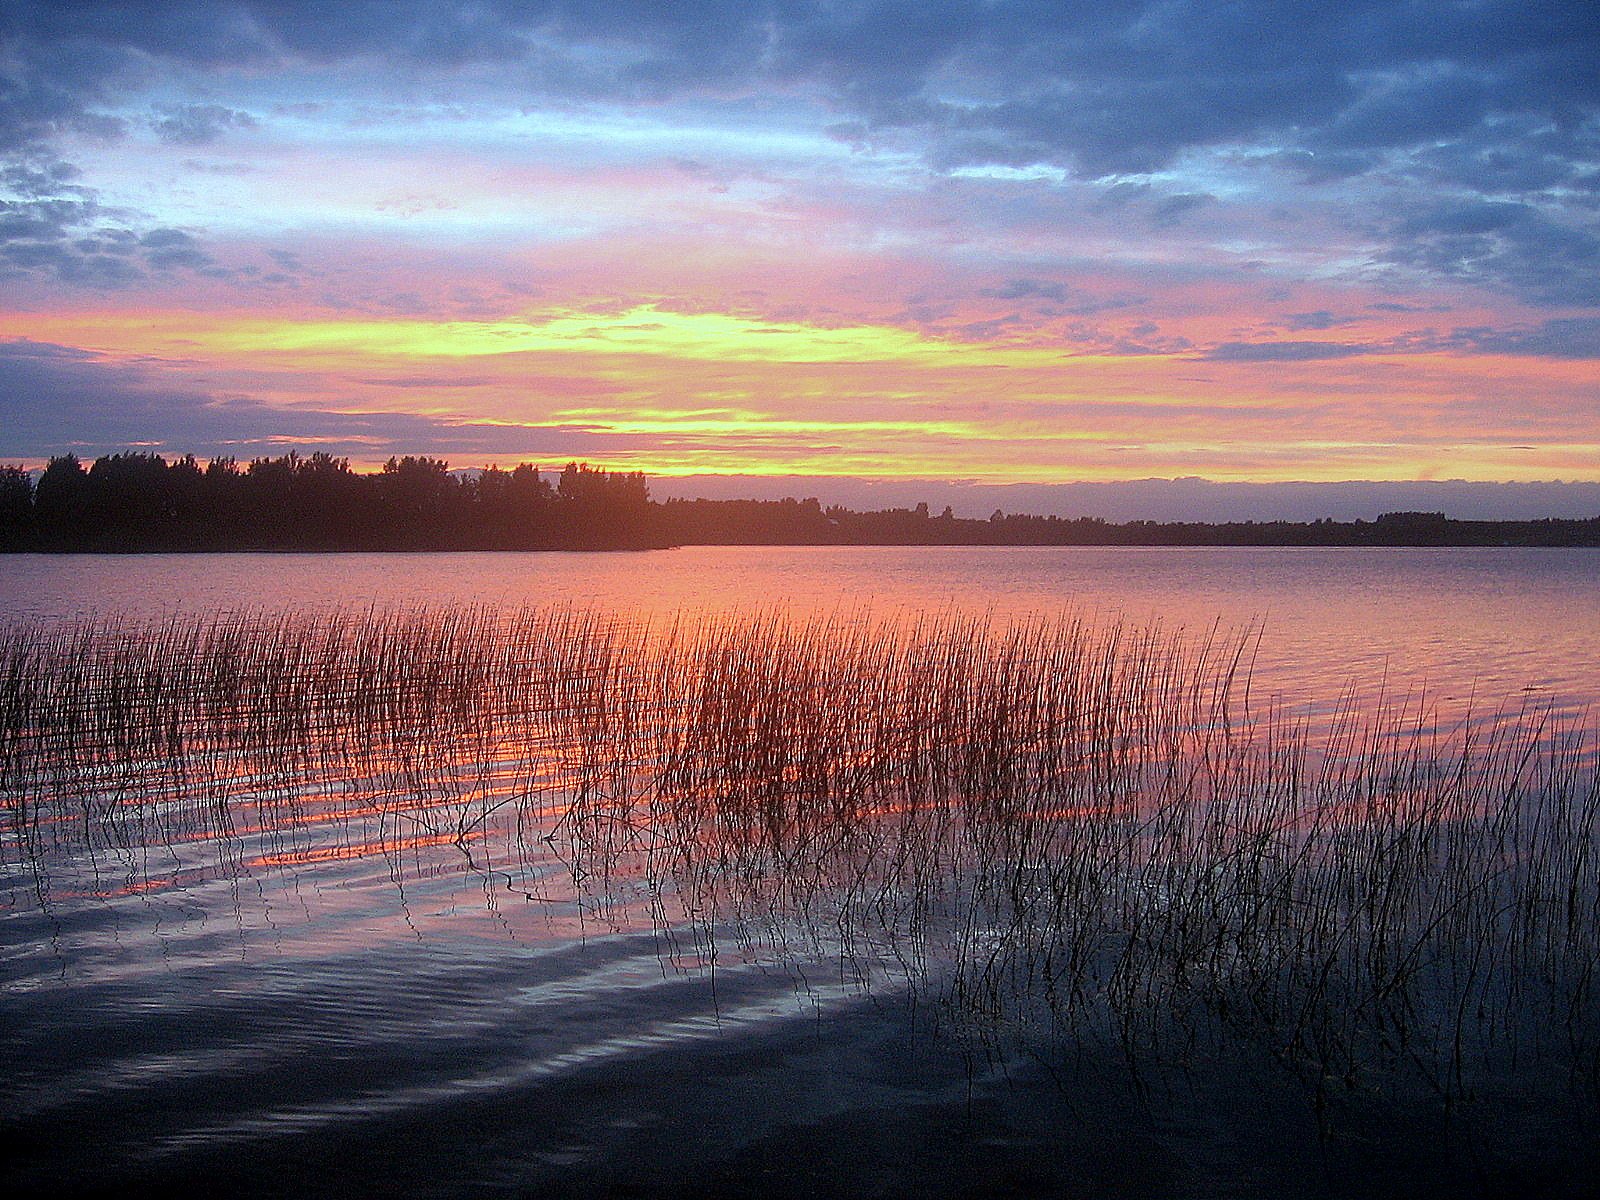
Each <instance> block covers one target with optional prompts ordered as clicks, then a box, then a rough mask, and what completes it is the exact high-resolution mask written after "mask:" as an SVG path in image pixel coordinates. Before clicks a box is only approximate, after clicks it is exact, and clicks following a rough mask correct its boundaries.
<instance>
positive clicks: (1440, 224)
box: [1388, 199, 1600, 307]
mask: <svg viewBox="0 0 1600 1200" xmlns="http://www.w3.org/2000/svg"><path fill="white" fill-rule="evenodd" d="M1586 224H1589V225H1592V224H1593V223H1592V222H1587V223H1586ZM1389 233H1390V237H1391V242H1392V245H1391V249H1390V250H1389V253H1388V257H1389V259H1390V261H1392V262H1394V263H1397V264H1400V265H1402V266H1407V267H1413V268H1421V269H1423V270H1425V271H1427V272H1429V273H1431V274H1434V275H1440V276H1446V277H1449V278H1454V279H1460V280H1464V281H1466V282H1469V283H1475V284H1482V285H1485V286H1489V287H1499V288H1502V289H1508V290H1511V291H1514V292H1516V293H1518V294H1520V295H1523V296H1525V297H1526V298H1528V299H1531V300H1533V301H1534V302H1536V303H1540V304H1549V305H1558V306H1584V307H1589V306H1595V305H1600V232H1597V231H1595V230H1593V229H1592V228H1586V227H1583V226H1580V225H1577V224H1574V223H1570V222H1564V221H1558V220H1555V219H1553V218H1552V217H1551V216H1550V215H1549V214H1548V213H1546V212H1544V211H1541V209H1539V208H1537V207H1535V206H1534V205H1531V204H1528V203H1525V202H1522V201H1506V200H1481V199H1466V200H1457V201H1451V202H1448V203H1443V204H1439V203H1432V202H1425V203H1424V204H1422V205H1420V206H1416V207H1415V208H1414V209H1413V211H1411V212H1410V213H1409V214H1406V215H1403V216H1401V218H1400V219H1399V220H1398V221H1397V222H1396V223H1395V224H1394V225H1393V226H1392V227H1391V229H1390V231H1389Z"/></svg>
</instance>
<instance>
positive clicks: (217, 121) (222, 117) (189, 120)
mask: <svg viewBox="0 0 1600 1200" xmlns="http://www.w3.org/2000/svg"><path fill="white" fill-rule="evenodd" d="M152 125H153V127H154V129H155V131H156V133H157V134H158V135H159V136H160V138H161V140H162V141H165V142H173V143H175V144H178V145H185V146H204V145H207V144H208V143H211V142H214V141H216V140H217V139H218V138H219V137H221V136H222V135H223V134H224V133H226V132H228V131H229V130H230V129H254V128H255V126H256V119H255V118H254V117H252V116H251V115H250V114H249V113H247V112H241V111H239V110H238V109H233V108H224V107H223V106H222V105H220V104H175V105H169V106H167V107H165V108H162V109H161V110H160V111H159V112H158V113H157V114H156V117H155V119H154V120H153V121H152Z"/></svg>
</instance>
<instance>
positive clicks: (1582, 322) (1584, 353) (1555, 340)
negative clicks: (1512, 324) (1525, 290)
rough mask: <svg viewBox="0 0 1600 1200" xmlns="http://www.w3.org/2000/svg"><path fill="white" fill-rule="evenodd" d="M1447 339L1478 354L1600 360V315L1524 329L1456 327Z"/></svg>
mask: <svg viewBox="0 0 1600 1200" xmlns="http://www.w3.org/2000/svg"><path fill="white" fill-rule="evenodd" d="M1448 342H1449V343H1450V344H1453V345H1456V346H1460V347H1463V348H1466V349H1470V350H1474V351H1476V352H1477V353H1480V354H1515V355H1533V356H1537V357H1540V358H1576V359H1589V358H1593V359H1600V317H1571V318H1562V319H1556V320H1550V321H1545V322H1543V323H1542V324H1539V325H1536V326H1533V327H1531V328H1523V329H1490V328H1487V327H1474V328H1463V329H1456V330H1454V331H1453V332H1452V333H1451V335H1450V337H1449V339H1448Z"/></svg>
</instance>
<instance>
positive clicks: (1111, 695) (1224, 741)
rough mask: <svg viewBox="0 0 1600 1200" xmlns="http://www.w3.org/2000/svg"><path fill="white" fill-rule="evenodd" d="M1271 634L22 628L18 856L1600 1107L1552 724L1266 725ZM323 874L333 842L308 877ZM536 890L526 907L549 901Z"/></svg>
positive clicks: (566, 626)
mask: <svg viewBox="0 0 1600 1200" xmlns="http://www.w3.org/2000/svg"><path fill="white" fill-rule="evenodd" d="M1258 644H1259V635H1258V632H1257V631H1255V630H1253V629H1246V630H1244V631H1242V632H1240V633H1235V634H1227V633H1224V632H1222V631H1220V630H1216V629H1213V630H1210V631H1201V632H1199V633H1197V634H1194V633H1192V634H1184V633H1181V632H1179V631H1170V630H1163V629H1161V628H1160V627H1155V626H1152V627H1144V628H1141V627H1134V626H1129V625H1124V624H1117V623H1109V624H1108V623H1100V622H1093V621H1089V620H1086V619H1084V618H1080V617H1072V616H1066V617H1062V618H1057V619H1034V620H1026V621H1020V622H1014V623H1010V624H998V623H993V622H990V621H987V620H983V619H979V618H974V617H971V616H965V615H961V614H958V613H948V614H943V615H938V616H933V617H923V618H919V619H907V620H880V619H874V618H873V617H871V616H870V615H869V614H863V613H848V612H846V613H835V614H827V615H820V616H811V617H804V618H796V617H790V616H786V615H782V614H779V613H775V612H774V613H756V614H742V615H738V616H714V617H681V618H679V619H677V620H675V621H672V622H669V623H667V624H662V625H656V626H653V627H651V626H642V625H638V624H635V623H631V622H628V621H625V620H623V619H621V618H620V617H617V616H615V615H610V614H604V613H597V612H589V611H581V610H568V609H530V610H518V611H510V612H500V611H493V610H487V609H475V608H453V609H444V610H439V611H433V612H421V613H415V612H412V613H401V612H383V611H368V612H336V613H331V614H322V615H312V616H306V615H297V616H266V615H252V614H243V615H241V614H227V615H216V616H210V617H199V618H196V617H183V618H172V619H169V620H166V621H163V622H158V623H127V622H120V621H116V620H102V621H83V622H78V623H70V624H42V623H35V624H29V623H22V624H15V625H11V626H8V627H5V628H3V629H0V803H3V805H4V819H5V822H6V835H5V837H4V838H3V839H0V846H3V847H4V853H5V855H6V856H7V857H8V858H10V859H12V860H14V862H15V863H16V864H17V865H22V866H25V867H26V868H27V869H29V870H31V871H32V872H33V873H34V876H35V877H36V879H38V880H39V883H40V896H41V900H42V901H43V900H45V898H46V892H47V885H48V877H49V872H50V863H51V862H52V860H53V858H54V857H55V856H59V855H63V854H85V853H87V854H91V855H92V854H96V853H101V852H115V851H124V852H125V851H128V850H130V849H131V848H136V847H149V846H158V845H163V844H174V843H177V842H184V841H194V840H197V839H217V840H218V841H219V842H225V841H226V840H227V839H228V838H229V837H232V836H235V835H236V834H237V833H238V831H239V829H240V828H241V826H242V825H243V824H248V825H249V827H250V828H251V829H252V830H255V831H256V833H257V834H258V835H260V836H264V837H267V838H269V839H273V838H275V839H279V840H281V841H283V842H284V844H286V845H287V844H289V843H290V842H293V843H294V845H298V846H304V845H307V844H313V843H315V842H316V839H318V838H322V839H327V838H333V839H337V838H338V837H339V836H340V830H341V829H344V828H346V827H347V825H348V823H349V821H351V820H352V819H353V817H354V816H355V815H358V814H359V815H360V816H361V817H362V819H364V820H371V819H376V820H377V821H378V822H379V825H380V827H381V828H383V829H389V830H393V831H396V833H397V834H400V833H403V834H406V835H407V836H418V835H425V837H426V839H427V841H428V843H429V844H432V845H437V844H439V843H440V842H456V843H458V844H460V845H462V846H463V847H467V848H468V849H469V851H470V850H471V848H472V847H474V846H487V845H488V844H489V843H490V842H491V841H493V842H495V844H496V845H500V846H502V847H503V848H504V850H505V852H506V853H508V854H509V856H510V865H509V866H507V865H505V864H504V863H502V866H501V868H499V869H502V870H505V871H507V878H508V879H512V880H513V883H514V884H515V886H516V887H517V888H518V890H523V891H524V892H525V894H527V895H529V896H530V897H532V896H533V895H534V894H535V889H536V887H539V886H543V885H542V884H541V883H539V882H538V881H539V880H544V879H546V877H547V876H548V867H549V863H550V861H551V860H552V858H554V859H556V860H558V861H560V862H561V863H564V864H565V868H564V869H565V870H566V871H567V873H568V876H569V886H570V888H571V889H572V891H573V893H574V894H577V895H581V896H582V897H585V898H587V900H588V901H589V902H590V903H592V904H594V905H595V906H598V907H604V906H605V905H606V904H608V903H610V901H611V899H612V898H613V897H614V896H615V894H616V890H617V888H616V885H617V883H618V881H619V880H620V879H622V878H623V877H624V876H626V877H627V878H628V879H630V880H634V881H642V883H643V886H644V887H645V888H646V890H647V891H648V893H649V894H650V896H651V897H652V898H653V903H654V905H655V910H654V911H655V913H656V919H657V920H658V921H659V922H660V923H661V924H662V926H663V927H664V928H669V929H670V930H671V931H672V932H673V935H674V936H675V937H690V938H694V939H697V940H700V941H702V942H703V943H705V944H706V945H707V946H708V947H714V946H715V945H716V944H717V942H718V941H719V939H720V940H722V941H724V942H726V941H727V940H728V939H732V940H733V941H735V942H741V941H742V942H743V943H745V944H746V945H748V946H756V945H760V946H763V947H767V948H768V950H769V951H770V950H772V948H774V947H776V948H778V950H777V952H779V953H785V952H792V953H794V954H797V955H798V954H801V953H804V954H808V955H812V956H815V955H816V954H818V953H826V954H827V955H830V956H831V957H832V958H833V959H835V960H836V961H837V962H838V964H839V967H840V969H842V970H856V971H861V972H862V973H863V974H864V975H866V974H870V973H871V972H872V971H873V970H880V969H887V970H890V971H891V972H892V973H894V974H896V975H897V976H898V977H900V978H902V979H903V980H905V981H906V982H908V983H910V984H911V985H912V986H915V987H918V988H921V989H923V990H924V991H925V992H929V993H932V994H934V995H936V996H937V997H938V998H939V999H940V1000H941V1001H942V1002H944V1003H945V1004H946V1005H947V1006H949V1008H950V1009H951V1010H952V1011H955V1012H959V1013H961V1014H964V1016H965V1019H966V1020H968V1021H970V1022H972V1023H973V1026H974V1027H976V1028H980V1029H981V1028H988V1029H994V1030H999V1029H1004V1028H1007V1027H1009V1026H1015V1025H1017V1024H1018V1023H1028V1022H1031V1023H1034V1025H1037V1024H1038V1023H1039V1022H1044V1023H1045V1024H1047V1025H1048V1026H1049V1027H1050V1028H1051V1029H1052V1030H1053V1031H1055V1032H1056V1033H1060V1034H1063V1035H1066V1036H1068V1037H1076V1036H1082V1035H1084V1034H1085V1033H1086V1032H1089V1031H1095V1032H1098V1033H1101V1034H1104V1035H1107V1036H1110V1037H1112V1038H1113V1039H1115V1040H1116V1041H1117V1042H1118V1043H1119V1044H1120V1045H1122V1046H1123V1047H1125V1048H1126V1050H1127V1051H1128V1053H1129V1054H1130V1056H1133V1057H1134V1058H1135V1059H1140V1060H1149V1059H1154V1060H1156V1061H1162V1060H1173V1059H1178V1060H1181V1058H1182V1057H1183V1056H1184V1055H1185V1054H1189V1053H1192V1052H1195V1050H1196V1048H1197V1047H1202V1046H1204V1045H1206V1044H1213V1045H1215V1044H1218V1042H1219V1040H1220V1041H1221V1042H1228V1043H1234V1044H1249V1045H1252V1046H1258V1047H1263V1048H1265V1049H1266V1050H1268V1051H1269V1052H1270V1053H1272V1054H1274V1055H1276V1056H1277V1057H1279V1058H1280V1059H1281V1060H1282V1061H1283V1062H1285V1063H1287V1064H1289V1065H1290V1066H1291V1067H1293V1068H1294V1069H1295V1070H1297V1071H1301V1072H1303V1073H1304V1074H1305V1076H1306V1078H1307V1079H1308V1081H1310V1082H1311V1083H1312V1085H1313V1086H1314V1087H1315V1088H1316V1089H1317V1091H1318V1094H1319V1096H1320V1095H1321V1094H1322V1093H1323V1092H1324V1091H1325V1090H1326V1089H1329V1088H1334V1087H1341V1086H1350V1087H1354V1086H1362V1085H1364V1084H1365V1083H1367V1082H1370V1081H1371V1080H1372V1079H1374V1078H1382V1077H1386V1076H1390V1075H1393V1074H1395V1073H1397V1072H1398V1073H1401V1074H1404V1075H1405V1076H1406V1077H1407V1078H1410V1079H1413V1080H1421V1081H1423V1082H1424V1083H1426V1084H1427V1085H1428V1086H1431V1087H1433V1088H1435V1089H1437V1091H1438V1093H1439V1094H1440V1095H1441V1096H1442V1097H1445V1098H1446V1099H1447V1100H1452V1101H1453V1100H1454V1099H1455V1098H1458V1097H1461V1096H1464V1095H1469V1094H1471V1092H1472V1090H1473V1089H1474V1087H1475V1086H1477V1081H1479V1080H1481V1079H1483V1078H1485V1077H1487V1076H1489V1075H1492V1073H1493V1072H1495V1071H1499V1070H1504V1069H1509V1068H1510V1067H1511V1066H1517V1067H1519V1068H1526V1067H1527V1066H1528V1065H1529V1064H1537V1065H1538V1069H1540V1070H1546V1071H1549V1070H1558V1071H1561V1072H1563V1073H1565V1074H1567V1075H1569V1076H1571V1077H1572V1078H1574V1079H1577V1080H1579V1081H1586V1082H1587V1086H1590V1087H1593V1086H1594V1085H1595V1082H1596V1071H1597V1061H1600V1060H1597V1046H1600V1042H1597V1040H1596V1034H1597V1033H1600V1009H1597V1000H1596V978H1595V976H1596V968H1597V956H1600V911H1597V906H1600V857H1597V854H1596V840H1597V832H1600V830H1597V817H1600V783H1597V775H1596V771H1595V760H1594V743H1593V731H1592V729H1590V728H1589V726H1588V724H1587V722H1586V721H1584V720H1581V719H1572V718H1558V717H1557V716H1556V715H1554V713H1553V712H1552V710H1550V709H1548V708H1539V707H1527V708H1521V709H1516V710H1510V711H1503V710H1502V711H1494V712H1489V713H1477V714H1473V713H1470V712H1469V713H1462V714H1457V715H1456V716H1455V717H1454V718H1452V719H1451V720H1449V721H1446V720H1445V719H1444V718H1443V717H1442V716H1441V714H1439V713H1438V712H1437V711H1435V709H1434V708H1433V707H1432V706H1430V705H1429V704H1427V703H1425V702H1423V701H1422V700H1421V699H1418V698H1415V697H1409V696H1408V697H1400V698H1398V699H1395V698H1391V699H1384V698H1383V697H1371V698H1368V699H1367V700H1365V701H1362V700H1359V699H1358V697H1357V695H1356V693H1355V692H1353V691H1352V692H1350V693H1348V694H1347V695H1346V696H1345V697H1344V699H1343V700H1342V702H1341V703H1340V704H1338V705H1337V706H1335V707H1334V709H1333V712H1332V715H1331V716H1330V717H1327V718H1325V719H1321V720H1318V721H1313V720H1312V719H1311V718H1309V717H1306V716H1300V715H1296V714H1295V713H1293V712H1289V711H1285V710H1283V709H1281V708H1276V707H1273V706H1272V705H1271V704H1261V703H1259V702H1257V703H1252V702H1251V700H1252V697H1251V696H1250V663H1251V661H1252V659H1253V656H1254V655H1255V653H1256V652H1257V649H1258ZM295 839H299V840H298V841H296V840H295ZM518 872H520V875H519V874H518Z"/></svg>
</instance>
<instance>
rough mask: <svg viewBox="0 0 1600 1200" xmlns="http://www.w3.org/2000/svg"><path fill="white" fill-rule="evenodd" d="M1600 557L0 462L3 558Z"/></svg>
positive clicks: (1278, 528) (436, 476)
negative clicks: (967, 549) (922, 553)
mask: <svg viewBox="0 0 1600 1200" xmlns="http://www.w3.org/2000/svg"><path fill="white" fill-rule="evenodd" d="M741 545H742V546H1256V547H1271V546H1285V547H1293V546H1301V547H1318V546H1321V547H1336V546H1348V547H1362V546H1393V547H1428V546H1439V547H1490V546H1525V547H1547V548H1563V547H1566V548H1578V547H1586V548H1595V547H1600V515H1596V516H1594V517H1591V518H1587V519H1584V518H1565V517H1551V518H1546V519H1541V520H1500V521H1485V520H1456V519H1453V518H1451V517H1448V516H1446V515H1445V514H1444V513H1442V512H1388V513H1383V514H1382V515H1380V516H1379V517H1378V518H1377V519H1376V520H1374V521H1365V520H1360V519H1357V520H1352V521H1335V520H1332V519H1331V518H1323V519H1320V520H1315V521H1226V522H1214V521H1164V522H1157V521H1125V522H1111V521H1106V520H1103V519H1101V518H1098V517H1076V518H1068V517H1059V516H1037V515H1032V514H1027V513H1010V514H1008V513H1004V512H1001V511H998V510H997V511H996V512H994V513H993V514H992V515H991V516H989V517H988V518H985V519H978V518H972V517H958V516H956V515H955V514H954V512H953V511H952V510H951V509H950V508H949V507H946V508H945V509H944V510H943V511H942V512H940V513H938V514H937V515H935V514H934V513H933V512H932V511H930V509H929V506H928V505H927V504H918V505H916V506H915V507H914V508H888V509H880V510H874V511H857V510H853V509H848V508H844V507H842V506H838V505H831V506H828V507H824V506H823V505H822V504H821V503H820V502H819V501H818V500H816V499H814V498H810V499H804V500H799V499H794V498H786V499H782V500H708V499H696V500H683V499H668V500H665V501H658V500H654V499H651V497H650V494H649V488H648V485H647V482H646V480H645V477H644V475H643V474H642V473H639V472H629V473H619V472H609V471H605V470H601V469H597V468H591V467H589V466H587V465H586V464H580V463H568V464H567V465H566V467H565V468H563V469H562V470H561V471H560V472H559V473H550V474H549V475H548V476H547V475H545V474H543V473H541V471H540V470H539V469H538V468H537V467H534V466H532V465H530V464H523V465H521V466H519V467H517V468H516V469H515V470H514V471H504V470H499V469H497V468H489V469H486V470H483V471H481V472H477V473H475V474H472V473H466V474H463V473H459V472H454V471H452V470H451V469H450V467H449V464H448V463H446V462H444V461H443V460H439V459H430V458H412V457H407V458H402V459H391V460H390V461H389V463H388V464H387V465H386V466H385V467H384V469H383V470H382V471H381V472H377V473H373V474H360V473H357V472H355V471H353V470H351V469H350V464H349V462H348V460H345V459H336V458H332V457H331V456H328V455H326V454H313V455H311V456H310V457H308V458H301V457H300V456H299V455H297V454H289V455H285V456H283V457H281V458H276V459H257V460H255V461H253V462H251V463H248V464H245V465H242V466H241V465H240V464H238V463H237V462H235V461H234V460H232V459H218V460H214V461H212V462H211V463H209V464H207V465H205V466H202V465H201V464H200V463H198V462H197V461H196V460H195V459H194V458H192V457H187V456H186V457H184V458H181V459H177V460H174V461H171V462H169V461H167V460H166V459H164V458H163V457H162V456H160V455H157V454H147V453H142V452H133V451H130V452H125V453H122V454H114V455H107V456H104V457H101V458H99V459H96V460H95V462H94V463H93V464H92V465H91V466H89V467H87V468H86V467H85V466H84V465H83V464H82V463H80V462H79V461H78V460H77V459H76V458H75V457H73V456H72V455H64V456H62V457H60V458H56V459H52V460H51V462H50V465H49V466H48V467H47V468H46V470H45V471H44V473H43V474H42V475H41V476H40V477H39V479H38V480H37V482H35V481H34V480H33V478H32V477H31V476H30V475H29V474H28V473H27V472H25V471H23V470H21V469H20V468H16V467H0V552H19V551H20V552H33V553H111V554H135V553H183V552H199V553H228V552H275V551H316V552H324V553H329V552H374V551H396V552H414V551H429V550H434V551H475V550H652V549H667V548H670V547H674V546H741Z"/></svg>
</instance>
